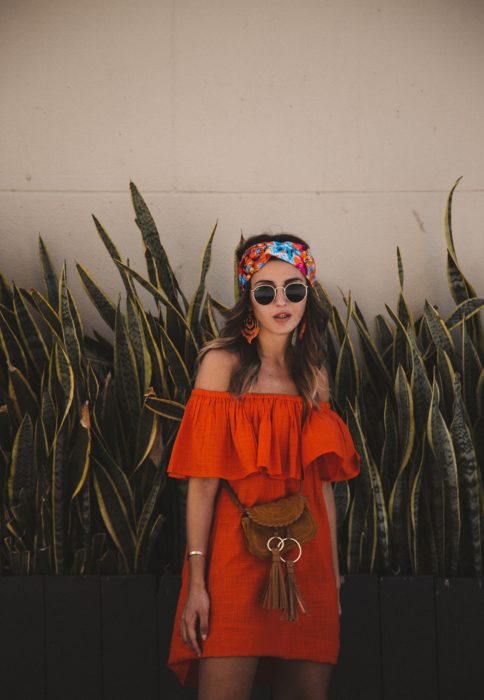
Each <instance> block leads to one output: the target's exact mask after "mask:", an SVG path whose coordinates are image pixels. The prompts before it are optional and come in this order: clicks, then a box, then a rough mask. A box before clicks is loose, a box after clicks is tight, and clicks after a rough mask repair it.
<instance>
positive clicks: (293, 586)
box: [286, 559, 307, 620]
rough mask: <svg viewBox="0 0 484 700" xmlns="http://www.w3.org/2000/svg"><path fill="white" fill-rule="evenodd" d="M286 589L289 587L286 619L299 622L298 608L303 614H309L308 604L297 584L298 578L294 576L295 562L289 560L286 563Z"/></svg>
mask: <svg viewBox="0 0 484 700" xmlns="http://www.w3.org/2000/svg"><path fill="white" fill-rule="evenodd" d="M286 571H287V576H286V587H287V608H286V617H287V619H288V620H298V619H299V615H298V610H297V606H298V605H299V607H300V608H301V610H302V612H303V613H304V614H305V615H306V614H307V606H306V602H305V600H304V598H303V596H302V593H301V591H300V590H299V586H298V585H297V583H296V577H295V576H294V562H293V561H291V560H290V559H288V560H287V561H286Z"/></svg>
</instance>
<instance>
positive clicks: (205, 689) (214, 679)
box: [198, 656, 259, 700]
mask: <svg viewBox="0 0 484 700" xmlns="http://www.w3.org/2000/svg"><path fill="white" fill-rule="evenodd" d="M258 661H259V657H258V656H223V657H221V656H217V657H207V658H205V659H200V661H199V671H198V700H249V699H250V696H251V693H252V684H253V682H254V676H255V672H256V670H257V663H258Z"/></svg>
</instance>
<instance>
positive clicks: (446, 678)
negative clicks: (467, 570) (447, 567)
mask: <svg viewBox="0 0 484 700" xmlns="http://www.w3.org/2000/svg"><path fill="white" fill-rule="evenodd" d="M436 604H437V649H438V658H439V686H440V700H455V699H456V698H462V699H463V700H464V699H465V700H482V697H483V694H484V690H483V688H484V641H483V640H484V581H483V579H482V578H481V579H477V578H451V579H437V580H436Z"/></svg>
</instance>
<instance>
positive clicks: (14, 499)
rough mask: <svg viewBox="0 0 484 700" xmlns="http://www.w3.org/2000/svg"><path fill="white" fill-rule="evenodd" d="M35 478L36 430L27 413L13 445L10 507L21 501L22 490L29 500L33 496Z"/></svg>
mask: <svg viewBox="0 0 484 700" xmlns="http://www.w3.org/2000/svg"><path fill="white" fill-rule="evenodd" d="M35 479H36V468H35V452H34V432H33V425H32V420H31V418H30V416H29V414H28V413H27V414H26V415H25V416H24V418H23V420H22V422H21V424H20V427H19V429H18V430H17V433H16V434H15V439H14V441H13V446H12V455H11V461H10V469H9V475H8V482H7V489H8V503H9V505H10V507H12V506H14V505H15V504H18V503H20V500H21V491H22V490H23V492H24V494H25V497H26V498H27V499H28V500H29V501H30V500H31V499H32V498H33V495H34V491H35Z"/></svg>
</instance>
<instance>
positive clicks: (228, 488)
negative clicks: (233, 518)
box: [221, 479, 245, 513]
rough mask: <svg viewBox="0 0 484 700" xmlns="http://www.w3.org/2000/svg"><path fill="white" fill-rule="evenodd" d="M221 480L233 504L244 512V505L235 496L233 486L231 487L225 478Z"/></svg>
mask: <svg viewBox="0 0 484 700" xmlns="http://www.w3.org/2000/svg"><path fill="white" fill-rule="evenodd" d="M221 481H222V484H223V485H224V486H225V488H226V489H227V491H228V492H229V494H230V496H231V498H232V500H233V502H234V503H235V505H236V506H237V508H238V509H239V510H241V511H242V513H245V508H244V506H243V505H242V503H241V502H240V501H239V499H238V498H237V494H236V493H235V491H234V490H233V488H232V487H231V485H230V484H229V482H228V481H227V479H221Z"/></svg>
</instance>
